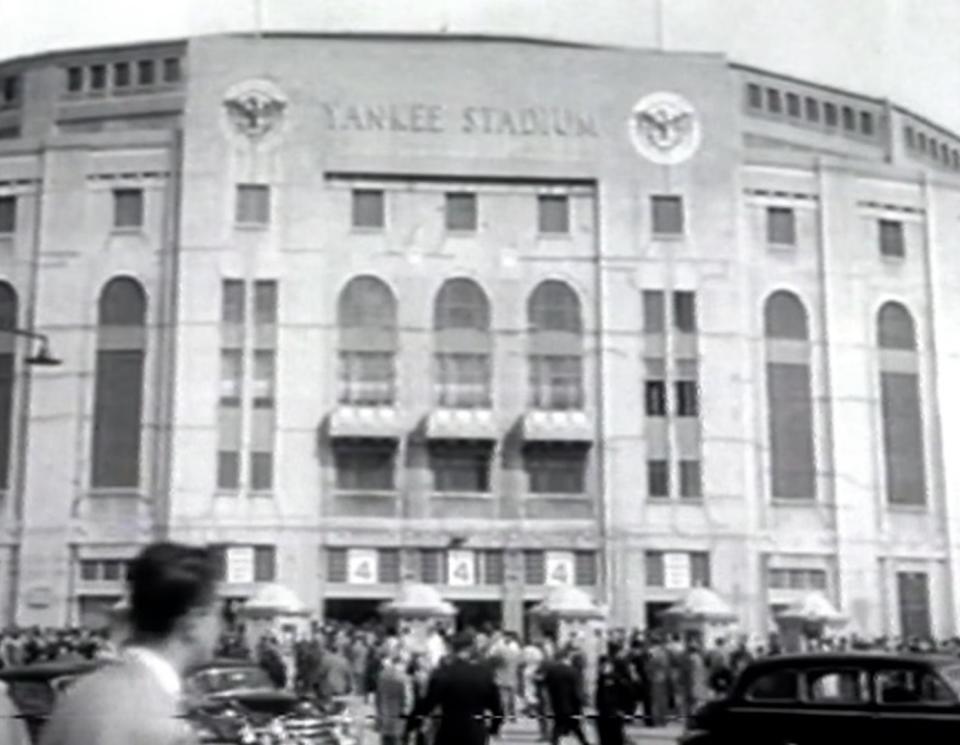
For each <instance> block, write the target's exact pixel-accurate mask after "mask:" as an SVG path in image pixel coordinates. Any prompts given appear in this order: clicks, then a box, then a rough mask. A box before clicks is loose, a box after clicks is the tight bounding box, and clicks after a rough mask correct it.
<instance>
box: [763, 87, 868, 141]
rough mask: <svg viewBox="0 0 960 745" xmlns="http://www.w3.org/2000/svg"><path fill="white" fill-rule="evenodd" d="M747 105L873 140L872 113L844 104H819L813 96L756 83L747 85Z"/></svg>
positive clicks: (826, 102)
mask: <svg viewBox="0 0 960 745" xmlns="http://www.w3.org/2000/svg"><path fill="white" fill-rule="evenodd" d="M747 105H748V107H749V108H750V109H753V110H755V111H763V112H765V113H768V114H774V115H777V116H783V115H786V116H788V117H790V118H792V119H796V120H798V121H804V122H806V123H808V124H817V125H820V124H822V125H824V126H826V127H830V128H834V127H841V126H842V128H843V130H844V131H845V132H849V133H851V134H858V135H862V136H864V137H874V136H875V135H876V133H877V121H876V116H875V115H874V114H873V112H870V111H864V110H858V109H855V108H854V107H853V106H850V105H846V104H836V103H834V102H832V101H822V100H820V99H818V98H814V97H813V96H801V95H800V94H799V93H794V92H791V91H783V90H781V89H779V88H771V87H765V86H762V85H760V84H758V83H748V84H747Z"/></svg>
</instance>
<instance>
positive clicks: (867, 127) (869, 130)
mask: <svg viewBox="0 0 960 745" xmlns="http://www.w3.org/2000/svg"><path fill="white" fill-rule="evenodd" d="M860 133H861V134H864V135H867V136H868V137H872V136H873V114H871V113H870V112H869V111H861V112H860Z"/></svg>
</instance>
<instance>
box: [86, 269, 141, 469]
mask: <svg viewBox="0 0 960 745" xmlns="http://www.w3.org/2000/svg"><path fill="white" fill-rule="evenodd" d="M146 309H147V302H146V297H145V295H144V292H143V288H142V287H141V286H140V283H139V282H137V281H136V280H134V279H131V278H129V277H117V278H115V279H112V280H110V281H109V282H108V283H107V284H106V286H105V287H104V288H103V292H102V293H101V294H100V308H99V311H100V313H99V326H98V330H97V365H96V375H95V389H94V404H93V456H92V466H93V470H92V474H91V485H92V486H93V487H95V488H98V487H99V488H137V487H139V486H140V441H141V430H142V423H143V421H142V420H143V363H144V355H145V352H146V347H147V338H146Z"/></svg>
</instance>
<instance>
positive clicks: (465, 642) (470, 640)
mask: <svg viewBox="0 0 960 745" xmlns="http://www.w3.org/2000/svg"><path fill="white" fill-rule="evenodd" d="M476 640H477V638H476V635H475V634H474V633H473V632H472V631H461V632H459V633H458V634H456V635H454V637H453V639H451V641H450V646H451V647H453V651H454V652H457V653H460V652H465V651H467V650H469V649H473V645H474V644H475V643H476Z"/></svg>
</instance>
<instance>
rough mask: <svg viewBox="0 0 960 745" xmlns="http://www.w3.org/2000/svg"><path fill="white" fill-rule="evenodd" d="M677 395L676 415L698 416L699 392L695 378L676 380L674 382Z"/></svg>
mask: <svg viewBox="0 0 960 745" xmlns="http://www.w3.org/2000/svg"><path fill="white" fill-rule="evenodd" d="M674 388H675V390H676V395H677V416H687V417H696V416H700V394H699V387H698V385H697V381H696V380H678V381H676V382H675V383H674Z"/></svg>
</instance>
